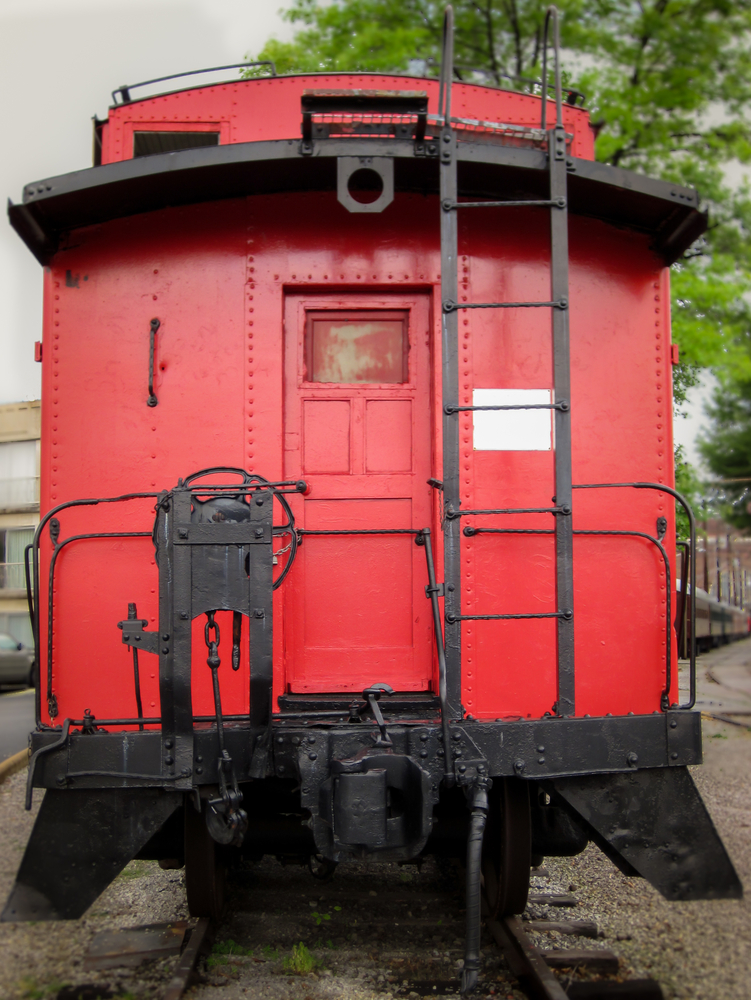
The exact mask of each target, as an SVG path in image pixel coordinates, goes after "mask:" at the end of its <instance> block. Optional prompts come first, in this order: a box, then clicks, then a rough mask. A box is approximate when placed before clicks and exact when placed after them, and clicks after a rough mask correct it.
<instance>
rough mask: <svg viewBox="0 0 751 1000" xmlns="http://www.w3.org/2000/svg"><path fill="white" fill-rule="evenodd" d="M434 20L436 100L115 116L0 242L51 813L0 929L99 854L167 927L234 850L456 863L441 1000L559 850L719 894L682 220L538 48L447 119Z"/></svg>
mask: <svg viewBox="0 0 751 1000" xmlns="http://www.w3.org/2000/svg"><path fill="white" fill-rule="evenodd" d="M447 23H448V28H449V30H447V33H446V42H445V52H444V64H443V72H442V79H441V81H440V82H439V81H437V80H432V79H415V78H412V77H406V76H389V75H377V74H326V75H307V76H283V77H277V76H269V77H265V78H256V79H248V80H242V81H236V82H232V83H223V84H217V85H212V86H197V87H191V88H189V89H184V90H177V91H172V92H169V93H164V94H161V95H159V96H156V97H147V98H143V99H139V98H138V97H137V95H135V93H134V91H135V88H130V89H128V88H122V89H121V90H120V91H119V92H116V94H115V95H114V98H115V103H114V104H113V106H112V107H111V108H110V111H109V114H108V117H107V120H106V121H104V122H97V123H96V129H95V143H96V163H95V166H94V167H93V168H90V169H85V170H81V171H78V172H75V173H72V174H67V175H65V176H61V177H53V178H50V179H47V180H43V181H39V182H35V183H33V184H29V185H28V186H27V187H26V188H25V190H24V194H23V202H22V203H21V204H15V205H11V206H10V209H9V212H10V220H11V223H12V225H13V226H14V227H15V229H16V230H17V232H18V233H19V235H20V236H21V237H22V239H23V240H24V242H25V243H26V244H27V246H28V247H29V249H30V250H31V251H32V252H33V253H34V254H35V255H36V257H37V259H38V260H39V261H40V263H41V264H42V265H43V266H44V282H45V300H44V302H45V304H44V330H43V338H42V342H41V345H40V347H39V356H40V358H41V361H42V366H43V390H42V396H43V399H42V420H43V431H42V512H43V513H42V519H41V523H40V526H39V530H38V532H37V535H36V538H35V542H34V546H33V550H32V551H31V552H30V553H29V556H30V564H31V577H32V590H33V612H34V623H35V631H36V638H37V650H38V654H39V666H40V670H39V681H38V687H37V728H36V730H35V731H34V732H33V733H32V736H31V745H32V749H33V756H32V759H31V766H30V770H29V797H31V795H32V793H33V790H34V789H46V792H45V795H44V800H43V802H42V805H41V809H40V812H39V815H38V818H37V820H36V823H35V826H34V829H33V832H32V834H31V838H30V840H29V843H28V846H27V849H26V853H25V855H24V858H23V861H22V863H21V867H20V870H19V873H18V877H17V881H16V883H15V885H14V887H13V890H12V892H11V894H10V897H9V899H8V901H7V903H6V906H5V910H4V912H3V915H2V918H3V919H4V920H27V919H34V920H44V919H57V918H75V917H78V916H80V915H81V914H82V913H83V912H84V911H85V910H86V908H87V907H88V906H89V905H90V904H91V903H92V902H93V900H94V899H95V898H96V897H97V896H98V894H99V893H100V892H101V891H102V890H103V889H104V888H105V886H106V885H107V884H108V883H109V882H110V881H111V880H112V879H113V878H114V877H115V875H116V874H117V873H118V872H119V871H120V870H121V869H122V867H123V866H124V865H125V864H127V863H128V861H130V859H131V858H133V857H134V856H136V855H138V856H139V857H149V858H158V859H162V860H165V861H169V863H170V864H174V863H175V859H177V863H183V862H184V864H185V868H186V884H187V893H188V902H189V906H190V909H191V912H192V913H194V914H197V915H211V914H216V913H218V912H219V910H220V909H221V896H222V884H223V875H222V873H223V871H224V869H225V866H226V865H227V864H228V863H231V862H232V859H233V858H235V857H239V856H242V855H243V854H245V855H248V856H251V857H258V856H260V855H263V854H272V855H277V856H283V857H285V858H287V859H290V858H298V859H301V860H307V859H308V858H310V857H313V858H316V859H317V861H316V862H315V864H316V865H317V866H318V867H319V868H320V866H321V865H323V866H324V867H325V868H328V869H332V868H333V866H334V865H335V864H336V863H338V862H347V861H351V860H358V861H360V862H362V861H371V860H376V861H378V860H393V861H410V860H415V859H419V858H420V857H422V856H423V855H425V854H431V853H432V854H444V855H456V856H460V857H463V858H465V860H466V872H467V892H468V906H467V943H466V961H465V969H464V974H463V975H464V988H465V990H469V989H471V988H472V986H473V985H474V983H475V981H476V977H477V969H478V962H479V959H478V948H479V921H480V909H479V889H480V879H481V873H483V874H484V886H485V892H486V894H487V896H488V897H489V905H490V908H491V910H492V911H495V912H501V913H514V912H520V911H521V910H522V909H523V908H524V905H525V902H526V898H527V889H528V881H529V870H530V863H531V861H532V860H533V859H536V858H538V857H540V856H543V855H566V854H574V853H577V852H578V851H580V850H582V849H583V848H584V846H585V845H586V843H587V842H588V841H589V840H593V841H595V842H596V843H597V844H599V845H600V846H601V848H602V849H603V850H604V851H605V852H606V853H607V854H608V855H609V856H610V857H611V858H613V860H614V861H615V862H616V864H618V865H619V866H621V868H622V869H623V870H625V871H628V872H630V873H634V872H636V873H638V874H640V875H642V876H644V877H645V878H647V879H649V880H650V882H652V884H653V885H655V886H656V887H657V888H658V889H659V890H660V891H661V892H662V893H663V894H664V895H665V896H667V897H668V898H669V899H703V898H717V897H734V896H737V895H739V894H740V892H741V887H740V883H739V881H738V878H737V876H736V874H735V872H734V870H733V867H732V865H731V863H730V861H729V859H728V856H727V854H726V852H725V850H724V848H723V846H722V843H721V842H720V840H719V838H718V835H717V833H716V831H715V829H714V827H713V826H712V823H711V820H710V818H709V816H708V814H707V812H706V809H705V808H704V806H703V804H702V802H701V800H700V798H699V795H698V793H697V791H696V789H695V787H694V785H693V783H692V779H691V777H690V775H689V773H688V765H692V764H697V763H699V762H700V761H701V729H700V715H699V713H698V712H696V711H693V700H694V699H693V689H694V684H693V676H694V674H693V671H692V681H691V691H690V692H688V693H684V694H682V693H680V692H679V690H678V682H677V671H676V662H677V644H676V638H675V632H674V628H673V624H672V622H673V616H674V612H675V579H676V573H675V527H674V524H675V518H674V504H675V497H676V494H675V492H674V490H673V462H672V455H673V442H672V432H671V404H672V400H671V367H670V366H671V358H672V357H673V353H672V352H673V348H672V346H671V340H670V311H669V302H670V296H669V278H668V267H669V265H670V264H671V263H672V262H673V261H675V260H676V259H677V258H678V257H679V256H680V255H681V254H682V253H683V251H684V250H685V249H686V248H687V247H688V246H689V245H690V244H691V243H692V241H693V240H694V239H695V238H696V237H697V236H698V235H699V234H700V233H701V232H702V231H703V229H704V227H705V224H706V220H705V217H704V215H703V214H702V213H701V212H700V211H699V206H698V199H697V195H696V193H695V192H694V191H691V190H688V189H686V188H682V187H679V186H677V185H674V184H668V183H666V182H663V181H655V180H651V179H649V178H647V177H644V176H640V175H636V174H631V173H628V172H627V171H624V170H620V169H617V168H615V167H609V166H606V165H603V164H600V163H596V162H595V161H594V130H593V128H592V125H591V123H590V120H589V116H588V114H587V112H586V111H585V110H583V109H582V108H581V107H578V106H576V105H575V101H576V95H575V94H571V95H569V98H568V99H567V100H566V101H564V100H562V92H561V85H560V74H559V72H558V59H557V50H556V52H555V55H556V85H555V87H553V88H552V90H551V91H550V94H551V99H549V100H548V99H547V98H546V99H545V100H542V99H541V98H540V97H539V96H532V95H529V94H521V93H514V92H511V91H504V90H497V89H493V88H489V87H483V86H477V85H474V84H469V83H461V82H458V83H457V82H453V83H452V77H453V72H452V62H451V60H452V56H451V51H452V44H451V31H450V12H449V16H448V18H447ZM542 93H545V94H547V93H548V89H547V86H546V84H543V90H542ZM691 575H692V576H695V574H694V573H693V570H692V574H691ZM694 589H695V588H694ZM616 594H618V595H621V597H620V598H619V600H614V595H616ZM626 602H627V603H628V606H629V628H628V629H624V628H623V620H624V619H623V612H624V603H626ZM693 620H696V616H694V619H693ZM170 859H171V860H170Z"/></svg>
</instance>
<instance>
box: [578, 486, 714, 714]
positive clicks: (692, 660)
mask: <svg viewBox="0 0 751 1000" xmlns="http://www.w3.org/2000/svg"><path fill="white" fill-rule="evenodd" d="M624 487H625V488H630V489H634V490H657V491H658V492H661V493H669V494H670V496H671V497H673V498H674V499H676V500H677V501H678V503H679V504H680V505H681V507H683V509H684V510H685V511H686V516H687V517H688V523H689V529H690V533H689V546H690V550H689V551H690V559H689V565H690V568H691V572H690V576H691V583H690V587H691V631H690V633H689V643H690V646H689V697H688V701H687V702H686V703H685V704H684V705H680V704H678V705H676V706H675V707H676V708H678V709H681V710H688V709H691V708H693V707H694V705H695V704H696V521H695V519H694V512H693V510H692V509H691V504H690V503H689V502H688V500H686V498H685V497H684V496H683V495H682V494H680V493H679V492H678V491H677V490H674V489H673V488H672V487H671V486H666V485H665V484H664V483H574V484H573V486H572V489H575V490H601V489H622V488H624Z"/></svg>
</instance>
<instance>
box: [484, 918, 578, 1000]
mask: <svg viewBox="0 0 751 1000" xmlns="http://www.w3.org/2000/svg"><path fill="white" fill-rule="evenodd" d="M485 923H486V925H487V928H488V930H489V931H490V933H491V934H492V935H493V940H494V941H495V943H496V944H497V945H498V947H499V948H500V949H501V951H502V952H503V954H504V955H505V956H506V961H507V962H508V964H509V967H510V969H511V971H512V972H513V974H514V975H515V976H516V978H517V979H518V980H519V981H520V983H521V984H522V986H523V988H524V991H525V992H526V993H527V995H528V996H530V997H532V998H534V1000H567V995H566V991H565V990H564V989H563V987H562V986H561V984H560V983H559V981H558V980H557V979H556V978H555V976H554V974H553V971H552V970H551V968H550V966H549V965H548V964H547V962H546V961H545V959H544V958H543V956H542V954H541V953H540V952H539V951H538V950H537V948H535V946H534V945H533V944H532V942H531V941H530V939H529V938H528V937H527V935H526V934H525V932H524V929H523V928H522V923H521V920H520V919H519V918H518V917H503V918H501V919H500V920H486V921H485Z"/></svg>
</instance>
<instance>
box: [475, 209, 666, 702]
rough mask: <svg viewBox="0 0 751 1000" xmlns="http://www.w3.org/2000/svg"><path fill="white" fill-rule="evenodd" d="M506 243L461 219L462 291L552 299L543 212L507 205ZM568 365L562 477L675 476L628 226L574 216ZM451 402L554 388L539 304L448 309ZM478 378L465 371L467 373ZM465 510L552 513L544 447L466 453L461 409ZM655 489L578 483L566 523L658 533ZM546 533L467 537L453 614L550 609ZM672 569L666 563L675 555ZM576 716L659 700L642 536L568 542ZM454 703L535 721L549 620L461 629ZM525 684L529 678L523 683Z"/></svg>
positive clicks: (648, 559)
mask: <svg viewBox="0 0 751 1000" xmlns="http://www.w3.org/2000/svg"><path fill="white" fill-rule="evenodd" d="M503 221H504V225H503V239H502V240H499V239H498V230H497V228H496V227H494V226H493V225H492V223H491V221H490V220H489V219H488V218H486V219H485V220H483V219H480V218H478V216H477V215H474V216H472V217H471V219H470V220H468V221H466V222H465V223H464V227H463V230H462V239H461V243H460V247H461V248H462V249H466V250H468V251H469V250H470V249H471V250H472V256H471V257H470V256H469V254H468V255H467V257H463V258H462V276H463V288H462V291H463V292H464V293H466V295H467V298H468V300H469V301H503V300H506V301H525V300H529V301H533V300H536V299H537V300H540V299H546V298H547V297H548V295H549V291H548V289H549V284H548V281H549V279H548V268H547V259H548V254H549V250H548V247H549V235H548V220H547V216H546V214H545V213H542V212H538V213H533V212H529V213H527V214H526V215H522V214H521V213H519V214H517V213H514V214H513V215H511V214H508V215H507V216H506V217H505V218H504V220H503ZM570 230H571V232H570V239H571V370H572V390H571V405H572V428H573V481H574V483H602V482H623V481H630V480H638V481H655V482H664V483H666V484H667V485H672V462H671V458H670V456H671V455H672V444H671V441H670V435H669V431H668V428H669V422H670V421H669V412H670V411H669V407H670V381H669V377H670V376H669V371H668V368H667V365H666V359H667V353H666V352H667V351H668V348H669V323H668V322H667V317H666V314H665V309H664V305H663V303H664V302H666V301H667V278H666V272H664V270H663V268H662V267H661V265H660V263H659V261H658V260H657V259H656V257H654V256H653V255H652V254H651V253H650V252H649V250H648V249H647V247H646V245H645V241H644V240H643V239H642V238H641V237H638V236H636V235H634V234H627V233H622V232H615V231H614V230H612V229H610V228H609V227H607V226H605V225H604V224H601V223H598V222H595V221H590V220H584V219H581V218H572V220H571V224H570ZM460 317H461V318H460V331H461V332H460V343H461V347H462V351H461V355H460V363H461V369H460V374H461V376H462V380H461V383H460V384H461V389H462V392H463V400H462V401H463V402H465V403H471V391H472V389H473V388H474V387H481V388H492V387H501V388H522V389H524V388H530V389H531V388H535V389H539V388H548V387H550V386H552V367H551V364H552V359H551V341H550V317H549V313H548V311H547V310H542V309H540V310H532V309H518V310H504V311H503V312H500V311H499V312H497V313H494V312H490V311H488V312H485V311H482V312H476V313H466V314H460ZM473 373H474V375H473ZM462 425H463V434H462V445H463V450H462V473H463V477H462V488H463V495H462V504H463V505H464V506H466V507H470V508H474V509H487V508H499V507H548V506H550V505H551V503H552V500H553V462H552V453H551V452H516V451H496V452H492V451H483V452H476V451H474V450H473V448H472V430H471V428H472V422H471V418H470V415H469V414H466V415H464V416H463V418H462ZM671 508H672V504H671V503H668V502H666V499H665V497H664V495H660V494H659V493H653V492H647V491H639V492H637V491H634V490H592V491H589V490H587V491H585V490H577V491H575V492H574V529H575V530H582V529H584V530H586V529H601V530H602V529H616V530H636V531H641V532H645V533H648V534H650V535H653V536H654V535H655V534H656V520H657V518H658V517H659V516H661V515H664V516H666V517H667V518H668V521H669V528H668V538H671V537H672V531H673V530H674V529H673V514H672V512H671ZM472 523H475V524H477V525H478V526H481V527H495V528H540V529H551V528H552V527H553V519H552V516H550V515H537V514H525V515H511V516H508V515H497V516H493V517H487V518H482V519H480V518H475V519H473V522H472ZM554 567H555V563H554V550H553V542H552V536H545V535H515V536H514V535H480V536H476V537H474V538H471V539H466V540H465V556H464V575H465V580H464V583H465V589H464V593H465V594H466V600H465V609H464V610H465V613H468V614H493V613H536V612H544V611H554V610H556V601H555V586H554ZM672 573H673V579H674V563H673V564H672ZM574 583H575V604H574V617H575V623H576V625H575V635H576V698H577V713H578V714H582V715H583V714H592V715H598V714H605V713H606V712H613V713H614V714H619V713H626V712H628V711H634V712H651V711H654V710H656V709H659V705H660V692H661V690H662V687H663V685H664V672H665V668H664V664H665V611H666V604H665V593H666V592H665V576H664V569H663V564H662V560H661V557H660V555H659V552H658V550H657V549H656V548H655V547H654V546H651V544H650V543H649V542H647V541H644V540H643V539H638V538H629V539H626V538H615V537H606V536H598V537H592V536H584V537H583V536H577V537H576V539H575V545H574ZM464 644H465V646H464V648H465V655H466V664H467V666H466V670H465V674H464V687H463V698H464V704H465V706H466V708H467V709H468V710H469V711H470V712H471V713H472V714H473V715H476V716H478V717H486V718H495V717H497V716H500V715H507V714H508V715H531V716H539V715H541V714H543V713H544V712H546V711H548V712H550V711H553V703H554V701H555V696H556V695H555V690H556V684H555V645H554V627H553V626H552V625H551V623H550V622H546V621H542V620H540V621H526V622H525V621H511V622H509V621H507V622H471V623H467V624H466V625H465V627H464ZM532 678H534V681H532Z"/></svg>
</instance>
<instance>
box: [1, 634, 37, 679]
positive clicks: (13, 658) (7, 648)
mask: <svg viewBox="0 0 751 1000" xmlns="http://www.w3.org/2000/svg"><path fill="white" fill-rule="evenodd" d="M34 660H35V656H34V650H33V649H31V648H29V647H28V646H24V644H23V643H22V642H19V641H18V639H15V638H14V637H13V636H12V635H11V634H10V633H9V632H0V684H25V685H26V686H27V687H31V686H32V685H33V683H34Z"/></svg>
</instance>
